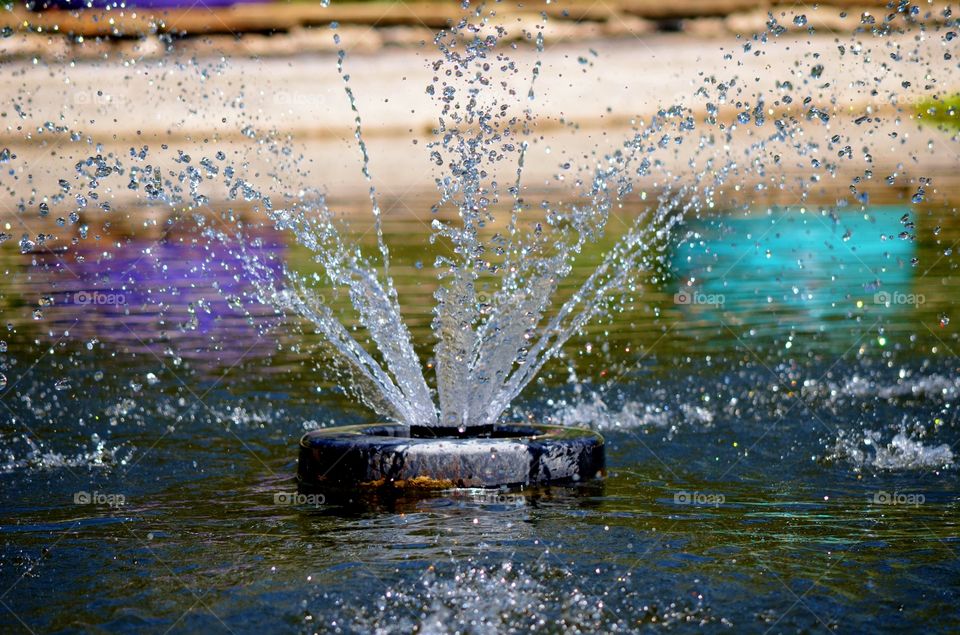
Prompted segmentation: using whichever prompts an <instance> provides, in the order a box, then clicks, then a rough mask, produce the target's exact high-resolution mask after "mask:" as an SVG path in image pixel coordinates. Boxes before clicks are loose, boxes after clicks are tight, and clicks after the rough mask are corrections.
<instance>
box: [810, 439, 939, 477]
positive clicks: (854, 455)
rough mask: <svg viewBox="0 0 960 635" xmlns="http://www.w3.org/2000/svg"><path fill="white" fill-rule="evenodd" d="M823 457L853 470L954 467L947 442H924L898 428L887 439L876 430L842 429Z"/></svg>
mask: <svg viewBox="0 0 960 635" xmlns="http://www.w3.org/2000/svg"><path fill="white" fill-rule="evenodd" d="M826 458H827V460H844V461H848V462H850V463H851V464H852V465H853V467H854V469H856V470H861V469H864V468H875V469H878V470H890V471H904V470H939V469H946V468H952V467H954V465H955V463H954V453H953V450H952V449H951V448H950V446H949V445H947V444H946V443H941V444H928V443H925V442H924V441H923V440H922V439H917V438H913V437H911V436H909V435H908V434H907V433H906V432H904V431H900V432H897V433H896V434H894V435H893V437H892V438H890V439H889V440H884V434H883V433H882V432H881V431H879V430H862V431H858V432H849V433H846V432H842V431H841V433H840V434H839V435H838V437H837V440H836V444H835V446H834V448H833V451H832V452H831V453H830V454H828V455H827V457H826Z"/></svg>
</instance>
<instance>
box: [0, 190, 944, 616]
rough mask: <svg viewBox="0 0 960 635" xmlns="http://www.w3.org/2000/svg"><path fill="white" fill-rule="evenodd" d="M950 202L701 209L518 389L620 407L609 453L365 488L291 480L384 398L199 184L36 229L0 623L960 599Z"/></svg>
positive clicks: (422, 318) (547, 402)
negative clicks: (311, 450)
mask: <svg viewBox="0 0 960 635" xmlns="http://www.w3.org/2000/svg"><path fill="white" fill-rule="evenodd" d="M346 207H347V208H348V210H349V206H346ZM404 207H405V211H399V210H398V211H391V212H390V213H388V214H387V216H386V222H385V235H386V237H387V240H388V241H389V243H390V245H391V248H392V255H393V263H392V273H393V275H394V276H395V279H396V284H397V289H398V292H399V295H400V298H401V306H402V307H403V309H404V312H405V318H406V319H407V322H408V324H410V327H411V330H412V332H413V335H414V339H415V341H416V342H417V346H418V353H419V354H420V355H421V357H422V358H423V359H424V360H425V361H426V362H427V363H430V354H431V348H432V339H431V336H430V333H429V322H430V317H431V310H432V309H433V305H434V302H433V298H432V293H433V291H434V288H435V286H436V276H435V273H434V270H433V260H434V257H435V255H436V254H437V253H438V252H439V251H441V250H442V249H444V247H443V245H442V244H439V243H437V244H431V243H430V242H429V240H428V238H429V234H430V229H429V227H427V226H425V225H424V224H423V220H422V218H421V217H419V216H418V215H417V214H416V213H414V212H411V211H409V210H410V209H419V208H420V207H419V206H418V205H417V203H416V202H412V203H409V202H408V204H407V205H405V206H404ZM387 208H389V203H385V209H387ZM622 213H623V214H624V215H625V216H629V215H630V214H631V210H630V209H629V208H625V209H624V210H623V212H622ZM953 214H954V212H953V208H952V207H950V206H949V205H947V204H945V203H944V204H941V205H940V206H937V205H935V204H933V203H924V204H922V205H913V204H911V203H910V201H909V197H907V198H906V199H905V200H890V201H888V202H886V203H884V204H883V205H876V206H874V207H870V208H868V209H867V210H866V211H861V210H857V211H846V210H845V209H844V208H837V207H821V206H818V205H815V204H809V205H807V206H805V207H799V206H787V207H777V206H771V207H757V208H755V209H753V210H751V211H750V212H749V213H743V212H736V213H733V212H731V213H730V214H718V215H716V216H715V217H713V218H712V220H709V221H696V222H693V223H691V224H689V225H687V226H685V227H684V231H682V232H679V233H677V234H676V235H677V236H681V237H682V238H680V239H677V240H676V241H675V242H674V243H673V244H670V245H664V246H663V249H665V250H667V251H668V253H669V254H670V257H669V258H668V259H667V260H666V261H665V262H666V263H667V264H665V265H664V267H663V270H659V271H652V272H650V273H649V275H648V276H647V277H645V278H644V279H643V280H640V281H638V283H637V287H636V288H635V289H634V290H633V292H632V294H631V299H630V300H629V301H628V302H625V303H624V304H623V305H622V310H621V311H618V312H615V313H614V314H613V315H612V316H611V317H610V318H609V319H607V320H605V321H601V322H599V323H597V324H594V325H592V326H590V327H589V328H588V329H587V330H586V332H584V333H583V334H581V335H579V336H577V337H575V338H574V339H573V340H571V342H570V343H569V344H568V345H567V347H566V348H565V354H564V356H563V358H562V359H559V360H554V362H551V365H550V366H549V367H548V368H547V369H546V372H544V373H543V376H542V378H541V379H539V380H537V382H536V383H535V384H534V385H532V386H531V387H530V389H528V390H527V391H526V392H525V393H524V394H523V396H522V397H521V399H520V400H519V401H518V402H517V403H515V404H514V406H513V409H512V411H511V412H510V413H509V415H508V416H509V418H512V419H527V418H529V419H532V420H542V421H559V422H563V423H567V424H576V425H583V426H589V427H594V428H598V429H601V430H603V432H604V434H605V437H606V440H607V453H608V469H609V473H608V475H607V477H606V478H605V479H603V480H602V481H599V482H592V483H585V484H583V485H581V486H579V487H572V488H551V489H544V490H533V491H523V492H480V491H459V492H448V493H443V494H440V495H438V496H433V497H425V498H402V497H401V498H369V499H366V500H363V501H362V502H357V503H353V504H336V503H335V501H326V500H322V499H319V498H316V497H314V498H310V497H308V496H306V495H297V493H296V486H295V482H294V479H293V474H294V470H295V447H296V442H297V439H298V437H299V435H301V434H302V433H303V432H304V431H305V430H308V429H311V428H314V427H317V426H326V425H330V424H334V423H336V424H347V423H359V422H366V421H369V420H370V419H371V417H372V415H371V414H370V413H369V412H367V411H365V410H363V409H362V408H360V407H359V406H357V405H356V403H355V401H354V400H353V399H351V398H349V397H348V396H346V395H344V394H343V393H342V391H340V390H339V389H338V388H337V386H336V384H335V383H333V382H330V381H328V380H323V379H321V378H319V376H318V373H317V370H318V369H321V370H322V366H323V364H324V361H323V358H322V357H318V356H317V355H316V350H317V348H316V347H317V345H318V343H319V342H318V338H317V337H316V336H315V335H312V334H311V333H309V330H308V331H307V332H306V333H300V332H290V331H288V330H287V329H285V328H284V327H283V326H282V325H281V324H279V323H278V322H277V321H276V318H275V317H274V316H273V315H272V313H271V312H270V311H269V310H267V309H265V308H264V309H263V310H262V312H261V313H260V314H256V313H255V314H252V315H245V314H244V313H243V312H241V311H239V310H238V309H237V307H233V306H230V305H229V303H228V302H227V301H226V300H223V299H221V298H223V297H224V294H223V293H222V291H223V290H224V289H230V288H231V285H234V286H242V285H243V284H244V282H243V280H242V278H237V277H235V276H234V275H232V273H231V272H230V271H229V267H225V268H223V269H222V270H216V271H215V270H211V269H210V268H209V267H207V265H206V264H205V263H206V262H210V261H212V260H213V259H207V258H203V257H198V256H197V254H198V253H199V254H203V253H206V251H207V250H216V249H219V248H222V246H218V245H215V244H211V243H206V242H205V239H204V238H203V237H202V235H201V234H200V233H199V232H198V231H196V229H193V228H192V225H191V224H189V223H179V222H174V220H172V219H173V217H171V219H161V221H162V222H161V223H160V225H161V226H164V227H165V230H164V231H163V232H162V233H156V232H153V233H151V232H147V231H144V230H143V229H142V227H141V228H138V227H137V226H136V225H135V224H134V225H131V226H130V227H121V228H116V227H115V228H114V231H113V234H112V238H111V239H110V241H111V244H110V248H109V250H103V251H101V250H99V249H97V248H94V247H91V246H90V244H89V243H84V244H85V245H86V247H84V244H81V245H80V247H79V248H78V249H79V250H74V251H71V252H70V253H69V256H66V255H64V256H62V257H61V255H60V254H57V253H50V252H40V251H39V250H38V251H37V252H34V253H30V254H21V253H20V249H18V248H17V246H16V245H14V244H13V243H15V242H16V241H9V242H7V243H6V244H3V245H0V262H2V268H3V270H4V272H5V275H4V277H3V278H2V280H0V298H2V300H0V301H2V303H3V309H4V317H5V321H6V322H7V324H6V326H5V333H4V335H3V337H2V339H3V341H4V344H3V349H4V351H3V353H2V354H0V364H2V373H3V376H4V380H3V383H4V386H3V388H2V391H3V392H2V408H3V410H4V415H5V418H6V420H8V421H9V422H10V425H8V426H5V427H4V428H3V430H2V432H0V454H2V465H0V533H2V537H0V604H2V606H0V630H3V631H4V632H18V631H25V632H81V631H82V632H89V631H95V632H100V631H102V632H107V631H109V632H137V633H140V632H188V631H197V630H202V631H204V632H220V631H226V632H253V631H258V630H259V631H263V630H269V631H270V632H275V631H278V630H285V629H287V630H290V631H304V632H313V631H317V632H385V633H387V632H410V631H418V632H446V631H455V630H460V631H464V632H490V633H494V632H521V631H524V632H529V631H546V632H558V631H568V632H578V631H582V632H596V631H604V632H621V631H635V630H642V629H649V630H659V629H667V630H693V629H694V628H696V629H697V630H706V631H711V632H712V631H726V630H733V629H736V630H737V631H756V632H777V633H778V632H818V631H827V630H831V631H836V632H849V633H858V632H864V631H874V630H879V629H884V630H888V631H892V632H896V631H903V632H908V631H914V630H917V629H918V628H920V627H921V626H922V627H923V628H924V630H934V631H937V630H939V631H942V632H956V630H957V629H960V613H958V612H957V610H956V603H957V599H958V598H957V594H958V590H960V584H958V581H960V559H958V553H960V538H958V536H960V530H958V519H960V513H958V511H960V502H958V497H957V493H956V491H957V488H956V483H957V471H956V467H955V462H956V452H957V450H956V444H957V442H958V440H960V433H958V419H957V414H956V404H957V398H958V393H960V375H958V372H957V371H958V366H960V361H958V358H957V357H956V354H955V353H956V352H958V351H960V343H958V342H957V338H956V336H955V329H956V324H957V323H958V320H957V318H958V317H960V316H958V315H957V313H958V309H957V304H956V298H957V297H958V291H960V289H958V286H960V282H958V279H957V277H956V275H955V273H954V272H955V269H956V266H957V260H956V258H957V256H956V255H955V254H954V252H953V251H952V249H953V247H954V246H955V245H956V243H957V242H958V241H960V226H957V225H956V224H955V223H952V224H948V223H944V222H943V220H944V219H951V218H952V217H953ZM428 215H429V214H424V216H428ZM349 220H350V222H351V227H352V230H351V231H352V232H353V235H354V237H355V239H356V240H358V241H359V242H360V243H361V244H362V245H363V246H364V248H367V249H373V248H375V238H374V234H373V233H372V232H370V231H369V229H370V228H369V226H368V225H367V224H366V221H363V220H359V219H357V218H353V217H352V216H351V217H349ZM168 221H169V222H168ZM215 221H216V217H215V215H214V216H213V217H212V219H211V222H215ZM939 225H943V228H942V229H941V228H939V227H938V226H939ZM618 226H620V227H622V226H623V224H622V223H617V222H614V221H612V222H611V223H610V227H611V228H612V229H611V231H609V232H608V233H609V235H608V236H606V237H604V238H603V239H601V241H600V242H599V243H598V245H596V246H595V247H593V248H592V249H591V250H589V251H587V252H586V253H584V254H583V255H582V256H581V257H579V258H578V259H577V261H576V263H575V270H574V275H573V276H572V277H571V279H570V281H569V282H567V283H566V284H567V286H566V287H564V289H562V290H561V293H567V294H569V293H571V292H572V289H573V288H574V287H573V284H574V282H575V280H576V279H577V276H578V275H579V276H580V277H581V278H582V277H583V276H585V275H587V273H588V272H589V271H591V270H592V268H593V267H594V266H596V264H597V262H598V261H599V258H600V257H601V254H602V253H603V251H604V249H605V248H606V247H608V246H609V245H610V244H612V241H613V240H614V239H615V238H616V233H617V230H616V227H618ZM905 227H907V228H908V229H909V230H910V231H909V232H908V233H909V234H910V235H911V236H915V239H910V237H907V239H904V238H901V237H900V236H899V235H900V233H901V232H902V231H904V228H905ZM257 237H258V238H259V239H260V241H259V242H258V243H257V245H258V246H257V249H259V250H262V251H263V252H268V253H270V254H273V255H276V256H277V257H278V258H279V259H280V260H282V261H283V262H286V263H287V264H289V265H290V266H291V267H293V268H299V269H300V270H307V269H309V267H310V266H311V265H310V260H309V258H308V257H307V254H306V253H305V252H304V250H303V249H302V248H301V247H298V246H297V245H296V244H295V243H293V242H292V241H290V240H289V238H288V237H286V236H284V235H280V234H272V233H270V232H268V231H266V230H263V231H262V232H261V234H259V235H258V236H257ZM224 258H225V256H224V257H222V258H219V259H216V260H217V261H218V262H221V263H222V262H225V260H224ZM914 259H916V262H915V264H914ZM328 300H329V301H330V302H331V303H332V304H333V305H336V304H337V303H338V302H346V300H345V299H339V298H336V297H334V298H328ZM36 311H39V314H37V313H35V312H36Z"/></svg>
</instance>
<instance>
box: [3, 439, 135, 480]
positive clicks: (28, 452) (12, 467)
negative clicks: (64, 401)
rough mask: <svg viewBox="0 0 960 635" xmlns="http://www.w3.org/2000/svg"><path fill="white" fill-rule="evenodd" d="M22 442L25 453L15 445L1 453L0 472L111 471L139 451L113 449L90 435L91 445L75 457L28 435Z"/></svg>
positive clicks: (80, 450) (115, 447)
mask: <svg viewBox="0 0 960 635" xmlns="http://www.w3.org/2000/svg"><path fill="white" fill-rule="evenodd" d="M19 441H20V442H21V443H18V444H16V445H23V446H25V448H24V449H23V450H17V449H15V448H13V447H10V445H13V444H10V445H7V444H5V445H7V447H5V448H3V450H2V457H3V458H2V462H0V472H16V471H21V470H26V471H46V470H56V469H59V468H88V469H91V470H93V469H112V468H114V467H117V466H122V465H126V464H127V462H128V461H130V459H131V458H132V457H133V454H134V452H135V451H136V448H133V447H126V446H125V445H124V444H120V445H115V446H110V445H108V444H107V442H106V441H104V440H102V439H100V438H99V436H98V435H96V434H94V435H92V436H91V439H90V444H89V445H86V446H81V447H80V448H79V451H77V452H75V453H73V454H71V453H69V452H67V453H63V452H58V451H56V450H53V449H50V448H46V447H44V445H43V444H42V443H37V442H35V441H34V440H33V439H31V438H30V437H28V436H26V435H24V436H22V437H20V438H19Z"/></svg>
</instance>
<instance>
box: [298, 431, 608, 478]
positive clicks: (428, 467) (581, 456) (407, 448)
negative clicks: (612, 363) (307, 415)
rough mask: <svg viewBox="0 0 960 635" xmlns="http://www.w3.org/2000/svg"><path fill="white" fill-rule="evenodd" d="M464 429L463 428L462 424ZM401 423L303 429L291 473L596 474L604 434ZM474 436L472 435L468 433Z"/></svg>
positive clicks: (599, 469) (362, 475) (418, 475)
mask: <svg viewBox="0 0 960 635" xmlns="http://www.w3.org/2000/svg"><path fill="white" fill-rule="evenodd" d="M468 430H469V429H468ZM430 433H431V431H430V429H429V428H426V429H424V428H416V429H414V434H415V435H416V436H410V434H411V430H410V428H409V427H407V426H403V425H399V424H380V425H359V426H345V427H337V428H326V429H321V430H314V431H313V432H308V433H307V434H305V435H304V436H303V438H302V439H300V458H299V463H298V467H297V478H298V479H299V481H300V483H301V485H303V486H307V487H322V488H323V487H331V488H339V489H343V488H348V489H355V488H380V487H392V488H420V489H450V488H467V487H483V488H491V487H517V486H522V485H546V484H551V483H558V484H559V483H575V482H578V481H584V480H587V479H592V478H596V477H598V476H601V475H602V474H603V471H604V465H605V455H604V445H603V437H602V436H600V435H599V434H597V433H596V432H593V431H592V430H587V429H583V428H571V427H566V426H550V425H536V424H531V425H497V426H488V427H486V428H485V429H483V430H475V431H472V432H467V433H466V434H461V435H460V436H451V437H431V436H427V435H429V434H430ZM469 434H474V435H477V436H466V435H469Z"/></svg>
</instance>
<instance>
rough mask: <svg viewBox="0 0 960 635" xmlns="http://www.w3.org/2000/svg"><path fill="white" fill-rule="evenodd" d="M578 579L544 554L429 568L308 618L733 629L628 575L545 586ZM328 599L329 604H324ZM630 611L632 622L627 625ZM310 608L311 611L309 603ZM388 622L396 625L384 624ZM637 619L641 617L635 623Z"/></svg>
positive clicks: (382, 627) (324, 627) (340, 622)
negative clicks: (654, 596)
mask: <svg viewBox="0 0 960 635" xmlns="http://www.w3.org/2000/svg"><path fill="white" fill-rule="evenodd" d="M573 575H574V574H573V573H572V572H571V571H570V570H569V569H568V568H566V567H565V566H563V564H562V563H561V562H560V561H559V560H558V556H555V555H550V552H549V551H548V552H547V553H546V554H544V557H543V561H542V562H538V563H534V564H533V565H522V564H519V563H514V562H511V561H509V560H506V561H502V562H477V563H468V564H456V565H454V566H452V567H450V566H447V565H445V564H442V563H441V564H438V565H436V566H431V567H430V568H429V569H428V570H426V571H425V572H424V575H423V576H422V577H421V579H420V582H419V583H418V585H417V586H416V587H415V588H406V587H400V588H390V589H388V590H387V591H385V592H384V593H382V594H380V595H379V596H378V597H376V598H375V599H374V600H373V601H372V602H369V601H368V602H363V603H359V604H357V603H353V602H349V601H346V600H341V601H340V602H338V604H339V611H338V612H337V613H332V612H330V611H326V612H324V613H316V614H315V613H313V612H310V611H309V608H308V612H307V619H306V623H305V626H306V627H307V628H308V629H316V632H323V631H326V632H335V633H349V632H369V633H377V634H378V635H389V634H392V633H409V632H411V630H416V631H417V632H419V633H431V634H438V635H439V634H442V633H481V634H488V633H489V634H490V635H494V634H497V633H530V632H540V631H547V632H551V631H553V630H560V631H562V632H564V633H596V632H601V631H602V632H632V631H633V630H635V629H636V627H637V626H641V625H642V626H645V627H653V626H659V627H661V628H666V629H670V628H673V627H678V626H680V625H686V626H696V627H701V628H702V627H705V626H709V625H714V626H724V627H730V626H733V624H732V623H731V622H730V621H729V620H727V619H726V618H723V617H720V616H718V615H717V614H716V613H715V612H714V611H713V610H712V609H711V608H710V607H709V606H707V605H706V604H705V603H704V601H703V599H702V598H700V599H695V600H691V599H690V598H681V599H678V600H676V601H668V602H663V603H659V602H654V601H651V600H650V599H649V598H646V599H645V598H644V597H643V596H642V595H641V593H640V592H639V591H638V590H635V589H633V588H631V587H632V583H633V580H632V576H631V574H630V573H629V572H627V573H624V574H622V575H620V576H618V577H615V576H614V575H613V574H610V575H609V576H607V575H605V576H596V577H597V579H595V580H587V581H586V582H588V583H587V584H586V585H585V586H577V587H574V588H573V589H570V590H569V591H564V592H558V591H557V590H555V589H556V585H553V584H550V583H549V582H548V581H549V580H551V579H555V578H561V579H562V578H568V577H572V576H573ZM326 599H327V598H325V600H326ZM626 606H629V607H630V609H631V610H632V611H633V613H634V614H635V615H634V616H633V617H627V611H625V610H624V608H625V607H626ZM308 607H309V603H308ZM384 615H390V616H391V619H389V620H387V619H384ZM637 616H639V617H637Z"/></svg>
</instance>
